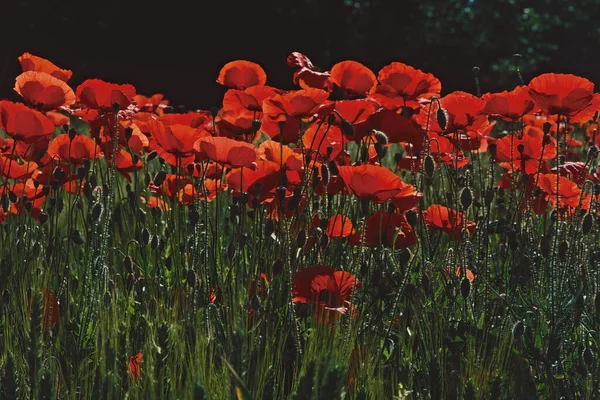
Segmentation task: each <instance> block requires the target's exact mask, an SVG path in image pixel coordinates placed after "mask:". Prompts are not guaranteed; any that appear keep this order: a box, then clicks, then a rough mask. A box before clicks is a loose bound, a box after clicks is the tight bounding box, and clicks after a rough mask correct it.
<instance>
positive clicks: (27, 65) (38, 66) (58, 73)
mask: <svg viewBox="0 0 600 400" xmlns="http://www.w3.org/2000/svg"><path fill="white" fill-rule="evenodd" d="M19 62H20V63H21V69H22V70H23V72H27V71H37V72H45V73H47V74H50V75H52V76H53V77H55V78H57V79H60V80H61V81H65V82H66V81H68V80H69V79H71V75H73V72H72V71H71V70H69V69H62V68H59V67H57V66H56V65H54V64H52V63H51V62H50V61H48V60H46V59H45V58H42V57H37V56H34V55H33V54H30V53H23V55H21V56H20V57H19Z"/></svg>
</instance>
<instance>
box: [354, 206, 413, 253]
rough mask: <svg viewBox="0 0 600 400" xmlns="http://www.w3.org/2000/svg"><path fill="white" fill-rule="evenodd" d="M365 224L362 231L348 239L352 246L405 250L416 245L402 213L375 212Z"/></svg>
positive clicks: (411, 230)
mask: <svg viewBox="0 0 600 400" xmlns="http://www.w3.org/2000/svg"><path fill="white" fill-rule="evenodd" d="M365 222H366V223H365V228H364V230H362V231H359V232H356V233H355V234H354V235H352V236H351V237H350V244H352V245H353V246H360V245H362V246H368V247H379V246H384V247H387V248H392V247H393V248H395V249H405V248H407V247H410V246H413V245H415V244H416V243H417V237H416V235H415V233H414V231H413V229H412V227H411V226H410V224H409V223H408V221H407V220H406V217H405V216H404V213H399V212H398V211H394V212H392V213H390V212H388V211H377V212H375V213H374V214H373V215H371V216H370V217H369V218H367V220H366V221H365Z"/></svg>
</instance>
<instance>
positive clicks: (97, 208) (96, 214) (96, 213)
mask: <svg viewBox="0 0 600 400" xmlns="http://www.w3.org/2000/svg"><path fill="white" fill-rule="evenodd" d="M102 207H103V206H102V203H96V205H94V207H92V221H98V219H99V218H100V215H102Z"/></svg>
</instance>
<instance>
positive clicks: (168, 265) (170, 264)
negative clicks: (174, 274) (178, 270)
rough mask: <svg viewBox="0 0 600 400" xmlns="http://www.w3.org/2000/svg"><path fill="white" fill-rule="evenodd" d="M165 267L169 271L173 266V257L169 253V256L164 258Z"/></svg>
mask: <svg viewBox="0 0 600 400" xmlns="http://www.w3.org/2000/svg"><path fill="white" fill-rule="evenodd" d="M165 268H167V271H170V270H171V268H173V257H171V255H170V254H169V256H168V257H167V258H166V259H165Z"/></svg>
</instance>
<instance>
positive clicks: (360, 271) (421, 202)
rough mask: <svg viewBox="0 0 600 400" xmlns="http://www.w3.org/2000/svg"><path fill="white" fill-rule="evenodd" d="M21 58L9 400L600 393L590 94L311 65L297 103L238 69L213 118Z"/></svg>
mask: <svg viewBox="0 0 600 400" xmlns="http://www.w3.org/2000/svg"><path fill="white" fill-rule="evenodd" d="M19 61H20V65H21V68H22V70H23V73H22V74H20V75H19V76H18V77H17V78H16V81H15V91H16V93H18V95H19V96H21V97H22V101H23V103H15V102H11V101H8V100H2V101H0V129H2V133H0V176H1V185H2V186H1V187H0V194H1V204H0V227H1V228H2V229H0V295H1V299H2V300H1V303H0V343H1V346H0V394H1V395H2V398H8V399H12V398H32V399H37V398H49V399H54V398H61V399H63V398H64V399H72V398H73V399H75V398H107V399H109V398H110V399H112V398H143V399H148V398H172V399H187V398H193V399H204V398H207V399H225V398H237V399H254V398H256V399H279V398H290V399H312V398H317V399H332V398H347V399H371V398H372V399H387V398H433V399H445V398H465V399H514V398H566V399H575V398H583V399H595V398H598V397H599V396H600V378H599V372H600V371H599V369H598V368H599V367H600V365H599V362H598V358H597V354H598V351H599V344H600V343H599V340H600V337H599V336H598V328H599V325H600V294H599V293H600V286H599V284H600V282H599V279H600V277H599V275H598V265H599V264H600V244H599V238H600V236H599V235H600V231H599V230H598V226H597V225H598V201H599V195H600V184H599V183H598V181H599V179H600V176H599V175H598V174H599V172H600V170H599V169H598V157H597V156H598V147H597V146H598V143H599V142H600V138H599V137H598V134H597V128H598V124H599V123H598V122H597V117H598V111H599V110H600V95H597V94H595V93H594V85H593V84H592V83H591V82H590V81H588V80H587V79H585V78H580V77H577V76H574V75H566V74H554V73H549V74H543V75H540V76H538V77H536V78H534V79H532V80H531V81H530V82H529V83H528V84H527V85H525V84H524V82H521V85H520V86H518V87H516V88H514V87H508V88H507V89H509V91H505V92H499V93H486V94H481V93H479V90H480V89H479V79H478V78H479V76H478V72H479V71H478V70H477V69H475V70H474V71H473V74H474V87H475V88H476V89H475V94H469V93H466V92H459V91H455V92H451V93H444V92H443V90H442V83H441V82H440V80H439V79H438V78H436V77H435V76H434V75H432V74H430V73H425V72H422V71H421V70H418V69H415V68H413V67H410V66H408V65H405V64H402V63H400V62H393V63H391V64H387V65H383V66H382V68H381V70H379V72H378V74H377V75H376V74H375V73H373V72H372V71H371V70H370V69H368V68H367V67H365V66H364V65H362V64H360V63H358V62H355V61H343V62H340V63H337V64H335V65H333V66H332V67H331V69H330V70H328V71H320V70H317V69H316V68H315V67H314V65H313V64H312V62H311V61H310V60H309V59H308V58H307V57H306V56H304V55H303V54H300V53H292V54H290V56H289V57H288V59H287V62H288V65H289V66H290V67H293V68H294V71H295V72H294V74H293V79H292V81H293V83H294V84H295V85H297V86H299V87H300V88H299V89H297V90H291V91H284V90H281V89H278V88H275V87H271V86H268V85H267V75H266V74H265V72H264V70H263V69H262V68H261V67H260V66H259V65H258V64H255V63H253V62H249V61H242V60H238V61H232V62H230V63H228V64H226V65H225V66H224V67H223V68H222V69H221V71H220V73H219V75H218V77H217V82H218V83H219V84H221V85H223V86H224V87H226V88H227V89H228V90H227V92H226V93H225V95H224V97H223V101H222V106H221V107H219V108H214V109H211V110H193V111H192V110H186V109H185V108H182V107H177V108H173V107H171V106H169V105H168V101H167V100H166V99H165V98H164V96H163V95H162V94H156V95H153V96H150V97H146V96H143V95H140V94H137V93H136V89H135V87H134V86H132V85H129V84H114V83H108V82H105V81H103V80H100V79H90V80H86V81H84V82H83V83H81V84H80V85H79V86H78V87H77V88H76V89H75V90H73V89H72V88H71V87H70V86H69V84H68V81H69V79H70V78H71V75H72V72H71V71H70V70H67V69H62V68H59V67H57V66H56V65H54V64H52V63H51V62H49V61H48V60H45V59H42V58H39V57H36V56H33V55H31V54H29V53H25V54H23V55H22V56H21V57H19ZM512 79H514V80H516V81H518V80H521V81H522V77H521V75H520V73H519V70H518V69H517V70H516V71H515V72H514V75H513V76H512Z"/></svg>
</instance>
